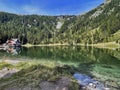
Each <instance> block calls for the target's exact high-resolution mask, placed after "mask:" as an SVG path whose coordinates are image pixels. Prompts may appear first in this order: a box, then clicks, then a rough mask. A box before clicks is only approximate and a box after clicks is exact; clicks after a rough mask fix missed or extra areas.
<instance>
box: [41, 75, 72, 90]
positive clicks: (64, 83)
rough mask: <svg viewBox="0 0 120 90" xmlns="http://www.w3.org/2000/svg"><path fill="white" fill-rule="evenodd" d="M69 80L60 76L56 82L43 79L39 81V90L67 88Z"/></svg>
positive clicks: (64, 89)
mask: <svg viewBox="0 0 120 90" xmlns="http://www.w3.org/2000/svg"><path fill="white" fill-rule="evenodd" d="M70 82H71V80H70V79H69V78H67V77H61V79H59V80H58V81H57V82H56V83H52V82H48V81H44V82H42V83H40V87H41V90H68V85H69V84H70Z"/></svg>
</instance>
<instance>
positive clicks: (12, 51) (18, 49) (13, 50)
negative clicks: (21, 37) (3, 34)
mask: <svg viewBox="0 0 120 90" xmlns="http://www.w3.org/2000/svg"><path fill="white" fill-rule="evenodd" d="M1 51H6V52H7V53H8V54H11V55H18V54H20V52H21V47H5V48H2V49H1Z"/></svg>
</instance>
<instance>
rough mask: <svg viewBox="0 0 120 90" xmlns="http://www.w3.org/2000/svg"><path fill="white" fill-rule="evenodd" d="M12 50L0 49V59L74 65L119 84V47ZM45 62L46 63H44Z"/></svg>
mask: <svg viewBox="0 0 120 90" xmlns="http://www.w3.org/2000/svg"><path fill="white" fill-rule="evenodd" d="M13 50H14V51H9V50H7V51H5V50H0V57H1V58H0V59H3V58H6V57H11V58H23V59H25V60H26V59H27V60H28V59H30V60H36V61H50V62H55V63H56V64H57V63H60V64H65V65H70V66H73V67H76V68H77V69H78V70H79V72H80V73H83V74H86V75H90V76H93V77H96V78H97V79H98V80H100V81H102V82H104V83H107V85H112V86H113V87H115V88H119V86H120V49H119V48H118V49H114V50H113V49H98V48H95V47H83V46H44V47H29V48H26V47H21V48H14V49H13ZM46 64H47V63H46Z"/></svg>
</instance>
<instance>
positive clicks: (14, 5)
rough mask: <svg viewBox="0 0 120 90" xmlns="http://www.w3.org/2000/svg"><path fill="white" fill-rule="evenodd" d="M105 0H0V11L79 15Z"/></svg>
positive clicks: (22, 13) (23, 13)
mask: <svg viewBox="0 0 120 90" xmlns="http://www.w3.org/2000/svg"><path fill="white" fill-rule="evenodd" d="M104 1H105V0H0V11H2V12H9V13H15V14H21V15H26V14H29V15H31V14H38V15H80V14H83V13H85V12H87V11H89V10H92V9H93V8H95V7H97V6H98V5H100V4H101V3H103V2H104Z"/></svg>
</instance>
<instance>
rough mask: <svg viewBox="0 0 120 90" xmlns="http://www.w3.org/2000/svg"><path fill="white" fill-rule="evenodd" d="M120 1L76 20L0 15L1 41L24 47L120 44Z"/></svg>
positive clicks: (109, 3)
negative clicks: (32, 45)
mask: <svg viewBox="0 0 120 90" xmlns="http://www.w3.org/2000/svg"><path fill="white" fill-rule="evenodd" d="M119 30H120V0H106V2H105V3H103V4H101V5H100V6H98V7H97V8H95V9H93V10H91V11H89V12H88V13H85V14H83V15H79V16H37V15H15V14H9V13H4V12H1V13H0V41H1V42H5V41H6V40H7V39H8V38H19V39H20V40H21V42H22V43H23V44H25V43H31V44H50V43H69V44H75V43H84V44H91V43H99V42H110V41H116V42H120V36H119V34H116V33H119Z"/></svg>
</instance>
